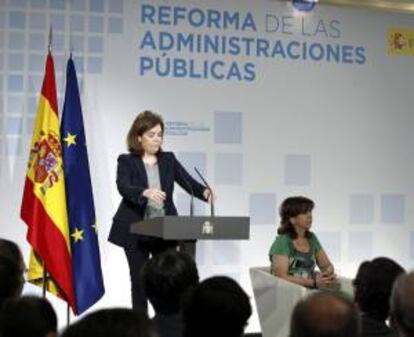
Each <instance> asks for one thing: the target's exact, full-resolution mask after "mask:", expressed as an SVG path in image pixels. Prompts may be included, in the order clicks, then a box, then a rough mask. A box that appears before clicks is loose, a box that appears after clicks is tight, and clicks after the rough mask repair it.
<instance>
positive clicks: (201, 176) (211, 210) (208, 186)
mask: <svg viewBox="0 0 414 337" xmlns="http://www.w3.org/2000/svg"><path fill="white" fill-rule="evenodd" d="M194 170H195V171H196V173H197V174H198V176H199V177H200V179H201V180H202V181H203V183H204V185H206V187H207V189H208V190H209V191H210V195H211V201H210V215H211V217H214V213H215V212H214V198H213V189H212V188H211V187H210V185H209V184H208V183H207V181H206V180H205V179H204V177H203V175H202V174H201V173H200V171H199V170H197V167H194Z"/></svg>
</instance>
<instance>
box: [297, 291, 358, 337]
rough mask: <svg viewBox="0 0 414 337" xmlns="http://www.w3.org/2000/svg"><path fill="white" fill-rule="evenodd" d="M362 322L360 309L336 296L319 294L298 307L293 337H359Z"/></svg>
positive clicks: (310, 297) (342, 297) (324, 293)
mask: <svg viewBox="0 0 414 337" xmlns="http://www.w3.org/2000/svg"><path fill="white" fill-rule="evenodd" d="M360 330H361V329H360V318H359V314H358V310H357V308H356V305H355V304H354V303H352V302H351V301H350V300H348V299H347V298H346V297H344V296H340V295H338V294H337V293H333V292H317V293H314V294H311V295H310V296H309V297H307V298H305V299H304V300H302V301H300V302H298V304H296V306H295V308H294V310H293V313H292V317H291V322H290V337H358V336H360V333H361V331H360Z"/></svg>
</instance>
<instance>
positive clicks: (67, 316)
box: [66, 303, 70, 327]
mask: <svg viewBox="0 0 414 337" xmlns="http://www.w3.org/2000/svg"><path fill="white" fill-rule="evenodd" d="M66 310H67V312H66V326H67V327H68V326H69V324H70V305H69V303H68V304H67V307H66Z"/></svg>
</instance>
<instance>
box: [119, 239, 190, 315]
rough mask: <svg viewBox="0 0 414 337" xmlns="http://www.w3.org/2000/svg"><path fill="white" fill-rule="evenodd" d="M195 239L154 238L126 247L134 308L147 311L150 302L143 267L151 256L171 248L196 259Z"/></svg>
mask: <svg viewBox="0 0 414 337" xmlns="http://www.w3.org/2000/svg"><path fill="white" fill-rule="evenodd" d="M195 246H196V241H195V240H186V241H180V242H177V241H167V240H162V239H154V240H149V241H140V242H139V243H138V244H137V246H136V247H133V248H125V249H124V251H125V255H126V258H127V261H128V266H129V277H130V279H131V295H132V308H133V309H141V310H143V311H145V312H146V311H147V309H148V304H147V299H146V297H145V294H144V291H143V289H142V284H141V277H140V274H141V269H142V267H143V266H144V264H145V262H146V261H147V260H148V259H149V258H150V256H155V255H158V254H161V253H162V252H165V251H167V250H169V249H173V250H177V247H179V248H178V249H179V250H180V251H182V252H185V253H187V254H188V255H190V256H191V257H192V258H193V259H194V260H195V252H196V251H195V250H196V248H195Z"/></svg>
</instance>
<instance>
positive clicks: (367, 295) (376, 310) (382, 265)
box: [354, 257, 405, 337]
mask: <svg viewBox="0 0 414 337" xmlns="http://www.w3.org/2000/svg"><path fill="white" fill-rule="evenodd" d="M404 272H405V270H404V268H403V267H401V266H400V265H399V264H398V263H397V262H395V261H393V260H391V259H389V258H386V257H378V258H376V259H373V260H372V261H365V262H363V263H362V264H361V265H360V267H359V269H358V272H357V275H356V277H355V280H354V288H355V302H356V303H357V304H358V307H359V309H360V311H361V322H362V336H363V337H374V336H383V337H393V336H397V334H396V332H395V330H394V329H392V328H390V327H389V326H387V324H386V320H387V319H388V318H389V316H390V304H389V303H390V296H391V290H392V286H393V284H394V282H395V280H396V279H397V277H398V276H399V275H400V274H402V273H404Z"/></svg>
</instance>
